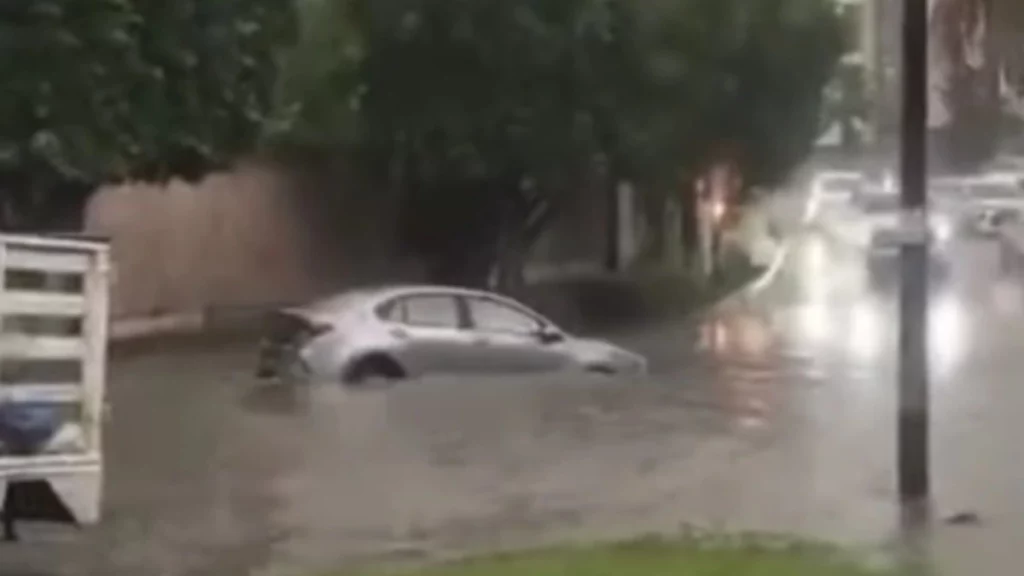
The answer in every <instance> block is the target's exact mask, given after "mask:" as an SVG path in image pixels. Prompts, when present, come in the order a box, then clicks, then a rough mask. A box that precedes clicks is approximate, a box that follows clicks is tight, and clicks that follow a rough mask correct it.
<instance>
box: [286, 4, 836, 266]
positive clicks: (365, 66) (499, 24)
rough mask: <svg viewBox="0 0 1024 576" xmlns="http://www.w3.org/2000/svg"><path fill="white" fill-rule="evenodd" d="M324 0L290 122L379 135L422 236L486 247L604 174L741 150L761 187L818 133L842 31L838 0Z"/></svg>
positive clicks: (666, 180) (295, 79) (419, 242)
mask: <svg viewBox="0 0 1024 576" xmlns="http://www.w3.org/2000/svg"><path fill="white" fill-rule="evenodd" d="M308 9H309V11H308V12H307V16H308V19H307V25H306V26H305V27H304V32H303V41H302V42H300V44H299V48H298V49H297V50H296V52H295V53H294V54H293V58H292V59H291V60H290V61H291V62H293V63H294V66H295V68H297V69H298V70H297V71H294V70H293V71H292V72H291V73H290V74H289V76H288V77H287V81H286V83H285V87H284V89H283V91H282V93H283V94H284V102H285V105H286V108H287V109H289V110H290V111H292V112H293V113H294V114H293V116H292V117H291V120H292V121H293V124H292V128H293V131H292V134H291V135H292V136H293V137H297V138H298V139H300V140H301V141H303V142H306V143H311V142H312V143H316V144H320V145H323V144H345V145H349V146H353V147H355V148H356V149H357V150H359V151H362V152H364V153H365V152H366V151H371V154H370V156H371V159H370V161H368V162H367V163H366V164H365V165H368V166H376V168H377V170H378V173H379V174H381V175H383V176H384V177H385V179H386V180H387V181H388V182H389V183H390V184H391V185H392V186H394V189H395V190H397V193H399V194H402V195H403V198H404V199H405V201H404V202H405V204H406V205H408V206H414V207H415V208H414V209H412V210H410V211H409V212H410V213H411V214H413V215H414V217H415V218H414V220H416V223H418V224H419V225H420V226H417V225H414V224H410V226H409V228H410V229H417V228H421V229H422V232H421V233H420V234H417V235H415V236H416V239H415V240H414V241H412V242H411V243H412V244H413V245H415V246H416V247H418V248H420V249H425V250H432V251H434V252H443V251H444V249H443V247H442V246H438V245H436V244H437V243H446V245H447V246H449V247H450V246H466V245H472V246H491V247H492V249H490V252H491V255H490V256H487V257H482V259H483V260H484V261H487V260H489V259H493V257H494V254H495V253H496V250H494V249H493V246H495V245H496V244H498V243H500V242H502V241H504V242H508V241H509V238H508V236H510V235H511V236H518V237H519V242H520V243H525V244H526V245H528V244H529V242H530V241H531V240H532V236H531V234H532V232H533V230H531V223H537V222H540V223H543V221H544V215H546V214H550V213H552V212H553V211H555V210H557V206H558V204H559V202H560V199H561V198H562V197H563V196H564V195H566V194H571V193H575V191H576V190H578V189H579V188H581V187H583V186H584V185H583V184H582V181H584V180H586V178H587V176H588V175H590V174H592V173H594V172H595V171H598V172H600V171H601V170H604V171H605V172H606V173H608V178H610V179H611V180H616V179H628V180H633V181H634V182H636V183H638V184H641V185H642V186H643V187H644V188H645V190H647V191H648V192H649V193H652V194H654V193H664V192H666V191H669V190H675V191H678V185H679V176H680V175H681V174H690V175H694V174H696V173H697V172H699V171H700V170H701V168H702V166H704V165H705V164H706V163H707V162H708V161H710V160H711V159H712V158H713V157H715V156H716V155H719V154H728V155H731V156H733V158H732V159H733V160H736V161H738V162H739V163H740V165H741V166H742V168H743V170H744V172H745V174H746V175H747V176H748V182H750V183H751V184H758V183H771V182H777V181H778V180H780V179H781V178H782V177H783V176H784V175H785V174H787V173H788V171H789V170H791V169H792V168H793V167H794V165H795V164H796V163H797V162H799V160H800V159H801V158H802V157H803V155H804V154H806V153H807V152H808V150H809V149H810V146H811V144H812V142H813V141H814V139H815V137H816V136H817V130H818V121H819V113H820V106H821V99H822V88H823V86H824V85H825V83H826V82H827V81H828V79H829V77H830V76H831V74H832V71H833V68H834V65H835V62H836V60H837V58H838V56H839V53H840V52H841V48H842V38H841V36H842V31H841V21H840V19H839V16H838V14H837V12H836V9H835V6H834V4H833V3H832V2H828V1H826V0H716V1H715V2H709V1H702V0H633V1H629V0H565V1H561V2H550V1H546V0H476V1H472V2H470V1H465V0H373V1H370V0H323V1H321V2H317V3H310V4H309V5H308ZM325 52H326V54H325ZM311 54H319V55H320V58H319V59H313V58H311V57H310V56H309V55H311ZM594 201H595V202H596V201H603V200H602V199H599V198H595V199H594ZM534 228H535V227H534ZM471 229H474V230H471ZM495 231H502V232H501V233H502V234H504V235H505V236H506V238H505V239H504V240H502V239H501V238H498V237H495V234H496V233H495ZM445 237H448V238H447V240H445V239H444V238H445ZM470 238H472V240H468V239H470ZM432 243H433V244H432ZM462 256H463V257H464V256H465V255H462ZM463 259H465V258H463Z"/></svg>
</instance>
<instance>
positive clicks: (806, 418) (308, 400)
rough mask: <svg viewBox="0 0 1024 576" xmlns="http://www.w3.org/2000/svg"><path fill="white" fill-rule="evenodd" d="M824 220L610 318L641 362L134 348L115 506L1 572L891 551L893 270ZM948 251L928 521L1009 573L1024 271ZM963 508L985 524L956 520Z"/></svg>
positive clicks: (166, 574) (19, 575)
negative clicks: (691, 309) (628, 546)
mask: <svg viewBox="0 0 1024 576" xmlns="http://www.w3.org/2000/svg"><path fill="white" fill-rule="evenodd" d="M831 229H832V227H831V226H830V225H828V223H827V222H825V223H824V224H822V225H817V226H814V225H812V226H810V227H808V228H806V229H804V230H803V231H801V232H800V233H799V234H797V235H795V236H794V237H793V239H792V241H791V244H790V248H791V250H790V251H789V252H788V256H787V259H786V261H785V264H784V265H783V266H782V267H781V269H780V270H779V273H778V275H777V277H775V278H774V281H773V282H771V283H770V284H768V285H767V287H765V288H764V289H763V290H761V291H759V292H757V293H750V294H743V295H738V296H736V297H734V298H732V299H730V300H729V301H727V302H724V303H723V304H721V305H719V306H717V307H715V308H714V309H712V310H709V311H707V312H705V313H702V314H700V315H697V316H695V317H693V318H691V319H689V320H686V321H681V322H676V323H673V324H666V325H663V326H658V327H650V328H647V329H644V330H637V331H633V332H630V333H620V334H617V335H616V339H617V340H618V342H619V343H621V344H623V345H625V346H628V347H631V348H633V349H636V350H638V351H640V352H642V353H645V354H647V355H648V356H649V357H650V359H651V361H652V374H651V375H650V376H648V377H645V378H641V379H634V380H622V379H601V378H583V377H578V378H577V377H566V376H550V377H541V378H517V379H512V378H504V379H480V378H473V379H459V380H453V379H445V380H432V381H424V382H414V383H407V384H405V385H402V386H398V387H395V388H392V389H389V390H367V391H359V392H355V391H343V390H341V389H340V388H339V387H335V386H331V385H321V386H311V387H293V386H279V385H261V384H259V383H257V382H256V381H255V380H254V379H253V378H252V370H253V360H254V357H253V350H252V349H251V347H250V346H242V345H238V344H232V343H228V342H225V343H220V344H218V345H217V346H212V347H210V348H207V349H174V350H155V351H150V352H149V353H145V354H141V353H140V354H132V355H127V356H124V357H119V358H117V359H115V361H114V362H113V363H112V366H111V381H110V394H111V401H112V404H113V406H114V411H113V417H112V420H111V422H110V424H109V428H108V430H107V436H106V438H107V440H106V442H107V444H106V448H107V472H108V477H107V487H106V502H105V518H104V521H103V523H102V524H101V525H100V526H99V527H96V528H90V529H86V530H82V531H71V530H68V529H63V528H52V527H45V526H30V527H27V528H26V529H25V534H24V535H25V541H24V542H23V543H20V544H17V545H0V575H2V576H87V575H88V576H121V575H125V576H128V575H130V576H140V575H146V576H236V575H237V576H242V575H275V576H276V575H283V576H291V575H295V576H305V575H312V574H318V573H322V571H324V570H326V569H330V568H336V567H350V566H358V565H360V564H364V563H376V562H387V561H398V562H402V561H414V562H416V561H423V560H430V559H433V558H437V557H444V556H447V555H453V554H461V553H464V552H467V551H478V550H488V549H493V548H500V547H518V546H528V545H534V544H541V543H546V542H551V541H563V540H574V539H590V538H617V537H624V536H632V535H636V534H642V533H648V532H674V531H678V530H680V529H684V528H687V527H703V528H712V529H728V530H743V531H770V532H786V533H795V534H801V535H807V536H813V537H818V538H825V539H830V540H835V541H838V542H841V543H844V544H849V545H852V546H855V547H861V546H863V547H865V548H867V549H872V550H876V549H879V548H881V549H885V548H887V547H889V546H890V545H892V544H893V543H896V542H898V541H899V540H900V538H901V536H902V534H903V533H902V532H901V525H900V516H899V511H898V509H897V507H896V506H895V501H896V497H895V482H894V473H893V469H894V459H895V455H894V453H895V451H894V446H893V439H894V423H895V391H896V388H895V375H896V345H895V342H896V339H895V334H896V315H895V308H894V306H895V292H894V283H893V282H892V280H893V279H892V278H890V277H887V274H886V273H885V272H884V270H882V271H881V272H878V273H876V274H875V275H871V274H869V273H868V270H869V268H868V267H867V266H866V264H865V256H864V254H863V253H862V252H861V251H859V250H858V249H857V248H856V247H855V246H851V245H850V244H848V243H847V242H845V241H844V240H843V239H842V238H839V237H836V236H835V235H832V234H829V233H827V232H826V231H827V230H831ZM949 250H950V252H949V256H948V257H949V260H950V262H951V263H952V265H951V268H950V271H949V274H948V276H947V277H946V278H945V279H944V280H943V281H942V282H936V283H935V285H934V286H933V290H932V301H931V305H930V308H931V310H932V312H931V325H930V334H931V341H932V360H931V369H932V383H933V408H934V414H933V415H934V422H935V427H934V431H933V441H934V445H935V450H934V456H935V459H934V476H935V484H936V517H937V518H938V520H937V522H936V523H935V528H934V529H932V530H929V531H927V533H926V536H927V538H926V539H925V541H926V544H928V545H929V546H930V550H931V551H932V552H933V555H934V556H935V557H936V558H938V559H939V560H940V562H941V563H942V565H943V566H944V567H945V568H946V569H947V570H948V572H949V573H950V574H961V573H968V571H969V572H970V573H971V574H972V575H980V574H989V573H991V574H1004V573H1008V572H1005V570H1004V568H1005V567H1006V566H1014V565H1015V564H1012V563H1011V564H1004V563H1003V562H1004V561H1011V560H1013V559H1014V558H1015V556H1014V552H1015V546H1017V545H1019V543H1020V542H1024V467H1021V464H1020V462H1021V460H1022V459H1021V457H1020V455H1021V451H1020V449H1019V448H1018V443H1017V436H1018V435H1019V433H1020V430H1021V429H1022V428H1021V424H1019V422H1020V419H1019V418H1018V417H1017V414H1018V412H1019V410H1020V408H1021V407H1022V406H1024V386H1022V385H1021V383H1022V381H1024V380H1022V377H1021V375H1024V371H1021V370H1020V368H1021V367H1022V366H1024V274H1022V273H1021V272H1018V271H1016V270H1014V269H1011V268H1010V267H1008V266H1006V262H1005V261H1004V259H1001V258H1000V253H999V249H998V247H997V245H996V244H995V243H993V242H991V241H989V240H985V239H979V238H971V237H962V238H959V239H957V240H955V241H954V242H953V243H952V245H951V246H950V248H949ZM876 272H877V270H876ZM963 511H971V512H973V513H977V514H978V516H979V518H980V519H981V523H980V525H979V526H978V527H959V526H956V527H954V526H948V525H945V524H943V523H942V522H941V517H942V516H943V515H945V514H955V513H958V512H963ZM1012 572H1013V570H1011V572H1009V573H1012Z"/></svg>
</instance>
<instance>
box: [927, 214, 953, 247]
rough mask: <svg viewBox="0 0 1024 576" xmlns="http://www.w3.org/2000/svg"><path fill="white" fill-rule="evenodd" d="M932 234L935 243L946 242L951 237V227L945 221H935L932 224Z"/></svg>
mask: <svg viewBox="0 0 1024 576" xmlns="http://www.w3.org/2000/svg"><path fill="white" fill-rule="evenodd" d="M932 234H933V235H934V238H935V241H936V242H939V243H944V242H948V241H949V239H950V238H952V237H953V225H952V224H951V223H950V222H949V221H948V220H945V219H942V220H937V221H935V222H933V223H932Z"/></svg>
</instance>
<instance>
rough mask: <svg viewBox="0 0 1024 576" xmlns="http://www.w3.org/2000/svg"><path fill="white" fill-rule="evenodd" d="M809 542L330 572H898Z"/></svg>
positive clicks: (398, 575) (659, 546) (486, 575)
mask: <svg viewBox="0 0 1024 576" xmlns="http://www.w3.org/2000/svg"><path fill="white" fill-rule="evenodd" d="M897 574H899V573H898V572H895V571H891V570H889V569H884V568H879V567H876V568H870V567H868V566H866V565H864V564H863V563H860V562H857V561H855V560H853V559H851V558H850V557H848V556H845V555H843V554H841V553H839V552H837V551H835V550H833V549H831V548H827V547H824V546H816V545H809V544H769V543H752V542H741V543H733V544H729V543H721V544H715V543H710V544H709V543H697V542H689V543H680V542H670V541H665V540H644V541H636V542H631V543H627V544H613V545H606V546H589V547H567V548H553V549H547V550H539V551H534V552H523V553H515V554H503V555H497V556H491V557H485V558H478V559H470V560H464V561H460V562H454V563H449V564H439V565H433V566H426V567H421V568H416V569H404V570H390V571H382V570H378V571H373V570H370V571H363V572H350V573H346V574H341V573H339V574H334V575H330V576H527V575H528V576H896V575H897Z"/></svg>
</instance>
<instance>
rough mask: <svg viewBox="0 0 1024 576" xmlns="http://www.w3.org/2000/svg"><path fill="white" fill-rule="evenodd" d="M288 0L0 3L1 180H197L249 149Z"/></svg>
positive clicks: (263, 113) (272, 76)
mask: <svg viewBox="0 0 1024 576" xmlns="http://www.w3.org/2000/svg"><path fill="white" fill-rule="evenodd" d="M293 11H294V9H293V5H292V1H291V0H264V1H261V2H250V1H243V0H174V1H173V2H156V1H132V0H32V1H31V2H4V3H3V4H2V6H0V52H2V53H3V54H4V58H3V59H2V61H0V76H2V77H3V78H4V90H3V91H2V92H0V176H2V178H3V183H4V188H6V190H4V194H5V195H6V196H8V198H5V199H6V200H10V198H9V196H10V195H17V194H19V193H21V191H22V190H23V189H24V188H25V187H30V186H31V187H36V188H38V187H42V188H48V187H49V185H50V184H53V183H59V182H68V181H76V182H82V183H87V184H90V185H95V184H96V183H100V182H104V181H109V180H117V179H123V178H145V179H161V178H167V177H169V176H172V175H183V176H187V177H194V176H198V175H200V174H201V173H202V172H203V171H205V170H207V169H209V168H210V167H212V166H216V165H218V164H221V163H224V162H228V161H230V160H231V159H232V158H234V157H235V155H237V154H239V153H242V152H245V151H248V150H251V149H252V148H253V146H254V144H255V143H256V141H257V138H258V136H259V135H260V134H261V132H262V130H263V128H264V125H265V122H266V120H267V117H268V113H269V111H270V110H271V109H272V105H273V102H272V91H273V88H274V85H275V83H276V73H275V71H276V61H275V50H276V49H277V48H278V47H279V46H280V45H282V43H284V42H287V41H289V39H290V38H292V36H293V35H294V30H293V29H292V28H293V24H294V22H293V20H294V18H293Z"/></svg>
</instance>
